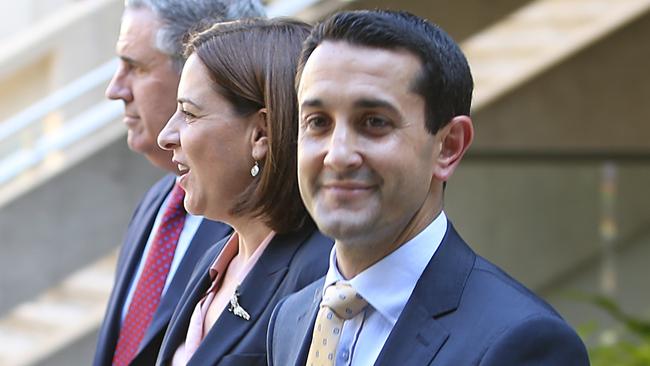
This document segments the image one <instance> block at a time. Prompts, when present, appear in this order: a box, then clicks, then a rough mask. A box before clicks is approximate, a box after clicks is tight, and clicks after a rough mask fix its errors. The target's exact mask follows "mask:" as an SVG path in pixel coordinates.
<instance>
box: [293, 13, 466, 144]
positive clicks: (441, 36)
mask: <svg viewBox="0 0 650 366" xmlns="http://www.w3.org/2000/svg"><path fill="white" fill-rule="evenodd" d="M324 41H345V42H348V43H350V44H352V45H358V46H365V47H372V48H381V49H389V50H406V51H408V52H411V53H413V54H415V55H416V56H418V57H419V59H420V61H421V63H422V68H421V70H420V72H419V73H418V75H417V76H416V79H415V80H414V81H413V85H412V89H413V91H414V92H415V93H417V94H419V95H421V96H422V97H423V98H424V101H425V111H424V112H425V125H426V127H427V130H428V131H429V132H430V133H432V134H435V133H436V132H438V130H439V129H440V128H441V127H444V126H445V125H446V124H447V123H448V122H449V121H450V120H451V119H452V118H453V117H455V116H459V115H468V116H469V114H470V107H471V104H472V90H473V88H474V82H473V80H472V74H471V72H470V69H469V65H468V64H467V59H466V58H465V56H464V55H463V52H462V51H461V50H460V48H459V47H458V45H457V44H456V42H454V40H453V39H451V37H450V36H449V35H448V34H447V33H445V31H443V30H442V29H441V28H440V27H438V26H437V25H435V24H433V23H431V22H429V21H427V20H426V19H423V18H420V17H418V16H415V15H413V14H410V13H408V12H405V11H390V10H358V11H344V12H340V13H337V14H334V15H333V16H331V17H330V18H328V19H326V20H324V21H323V22H321V23H319V24H317V25H316V26H315V27H314V29H313V30H312V32H311V34H310V35H309V37H308V38H307V40H306V41H305V43H304V45H303V50H302V54H301V56H300V62H299V65H298V75H297V77H296V85H297V84H298V82H299V80H300V77H301V75H302V70H303V68H304V66H305V63H306V62H307V60H308V59H309V56H311V54H312V52H313V51H314V50H315V49H316V47H318V45H320V44H321V43H323V42H324Z"/></svg>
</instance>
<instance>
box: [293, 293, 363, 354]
mask: <svg viewBox="0 0 650 366" xmlns="http://www.w3.org/2000/svg"><path fill="white" fill-rule="evenodd" d="M367 304H368V303H367V302H366V300H364V299H363V298H362V297H361V296H360V295H359V294H357V292H356V291H354V289H353V288H352V287H351V286H350V285H349V284H347V283H340V282H337V283H335V284H334V285H330V286H328V287H327V289H325V294H324V295H323V300H321V303H320V309H319V310H318V315H317V316H316V324H315V325H314V334H313V336H312V339H311V346H310V347H309V356H308V357H307V364H306V366H331V365H334V361H335V359H336V347H337V346H338V344H339V339H340V338H341V331H342V330H343V322H344V321H346V320H348V319H352V318H354V317H355V316H356V315H357V314H359V313H360V312H361V311H362V310H363V309H364V308H365V307H366V305H367Z"/></svg>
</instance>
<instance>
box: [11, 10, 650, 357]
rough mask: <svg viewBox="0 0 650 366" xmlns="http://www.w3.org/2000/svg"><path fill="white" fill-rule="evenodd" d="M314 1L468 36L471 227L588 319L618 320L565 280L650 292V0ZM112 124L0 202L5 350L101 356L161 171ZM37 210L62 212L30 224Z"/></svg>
mask: <svg viewBox="0 0 650 366" xmlns="http://www.w3.org/2000/svg"><path fill="white" fill-rule="evenodd" d="M280 2H281V0H276V1H274V2H272V3H271V4H272V5H274V4H275V5H278V4H279V3H280ZM308 3H309V6H307V7H304V8H302V9H301V10H299V11H298V12H297V14H298V16H300V17H302V18H303V19H306V20H315V19H318V18H320V17H322V16H324V15H325V14H327V13H329V12H331V11H333V10H335V9H339V8H349V9H352V8H374V7H388V8H402V9H407V10H410V11H413V12H415V13H417V14H420V15H423V16H427V17H429V18H430V19H432V20H434V21H436V22H437V23H439V24H440V25H441V26H442V27H443V28H445V29H447V30H448V31H449V32H450V33H451V34H452V36H454V37H455V38H457V39H460V40H461V46H462V48H463V50H464V51H465V52H466V54H467V56H468V59H469V62H470V64H471V67H472V70H473V73H474V78H475V82H476V87H475V102H474V109H473V118H474V120H475V123H476V128H477V138H476V141H475V146H474V147H473V148H472V150H471V151H470V153H469V155H468V157H467V158H466V161H465V162H464V163H463V164H461V168H460V169H459V171H458V173H457V175H456V176H455V177H454V179H453V180H452V181H451V182H450V184H449V187H448V192H447V202H448V204H447V207H446V211H447V213H448V215H449V216H450V217H451V218H452V220H453V221H454V223H455V225H456V226H457V227H458V228H459V231H460V232H461V233H463V235H464V236H465V239H466V240H467V241H468V242H470V243H471V244H472V245H473V246H474V247H475V249H477V250H478V251H479V252H480V253H482V254H483V255H485V256H486V257H488V258H490V259H491V260H493V261H495V262H497V263H498V264H499V265H501V266H503V267H505V268H506V269H507V270H508V271H509V272H510V273H512V274H513V275H514V276H515V277H517V278H519V279H521V280H522V281H523V282H524V283H526V284H527V285H528V286H530V287H532V288H534V289H536V290H537V291H539V292H541V293H542V294H543V295H544V296H546V297H547V298H548V299H549V300H550V301H551V302H552V303H553V304H554V305H555V306H557V307H558V308H559V309H560V311H561V312H562V313H563V314H565V315H566V316H567V319H568V320H569V321H571V322H572V323H574V324H575V325H579V324H582V323H583V322H585V321H587V320H589V319H593V318H594V317H596V318H600V319H601V321H602V323H603V324H607V321H606V319H603V318H602V314H599V313H598V312H597V311H591V310H589V309H587V308H588V307H586V306H583V305H581V304H576V303H574V302H571V301H567V300H566V299H565V297H564V295H563V294H564V293H565V292H566V291H568V290H572V289H580V290H594V291H596V290H598V289H600V288H602V286H603V283H607V281H613V283H614V285H615V286H614V289H610V291H615V293H616V294H617V295H619V296H620V298H621V299H622V305H623V306H624V307H627V308H629V309H632V310H634V311H639V312H640V311H644V310H646V309H647V304H648V303H650V294H645V293H647V291H645V292H643V293H640V291H639V290H638V289H639V287H635V286H633V284H637V285H640V286H643V283H642V281H641V283H639V279H640V278H647V275H648V269H647V266H645V265H644V264H643V261H641V260H640V258H643V257H642V255H645V254H647V253H649V252H650V233H649V232H648V231H647V229H646V228H647V227H648V221H649V220H650V219H649V218H650V202H649V201H650V197H647V195H646V194H644V193H645V190H646V188H645V187H647V186H648V184H649V183H650V169H648V163H649V162H650V143H648V141H650V127H649V126H650V124H648V123H647V122H648V121H647V118H648V117H647V116H649V115H650V103H648V102H647V101H648V100H650V74H648V73H647V72H645V68H646V67H647V66H646V65H645V61H644V60H648V59H650V58H649V56H650V49H647V47H645V43H647V39H646V38H647V36H646V35H647V34H650V33H648V32H650V0H617V1H611V0H610V1H607V0H538V1H530V2H527V3H522V2H521V1H507V0H501V1H495V2H489V3H490V4H489V6H488V5H486V2H484V1H480V0H464V1H451V0H450V1H443V0H436V1H432V2H421V1H415V0H409V1H399V2H397V1H394V2H392V1H390V0H362V1H352V2H351V1H339V0H324V1H310V2H308ZM299 8H300V7H299ZM116 24H117V23H116ZM116 27H117V25H116ZM116 128H118V127H116ZM114 131H116V132H113V133H112V134H111V135H110V136H111V137H110V138H109V137H106V136H108V135H107V134H104V135H103V136H104V138H103V140H102V141H104V142H103V143H101V144H99V143H98V145H97V146H99V147H98V148H96V149H94V150H90V149H89V150H88V152H87V153H85V154H77V155H78V157H77V159H76V160H75V161H73V162H72V163H70V164H68V165H67V166H65V167H64V168H62V169H61V170H60V171H58V172H55V173H52V174H50V175H49V176H48V177H47V178H46V179H43V180H42V181H41V182H39V184H36V185H34V186H32V187H30V189H29V190H27V191H25V192H22V193H20V194H19V195H18V194H17V195H15V197H13V198H11V199H7V200H6V201H5V202H4V203H3V204H2V206H1V207H2V210H1V211H0V230H1V232H2V237H3V239H2V241H3V242H2V244H1V245H0V246H1V247H2V249H3V251H4V254H3V256H2V258H0V268H5V270H3V273H2V276H0V278H4V280H2V279H0V290H1V291H2V292H1V293H2V299H0V365H31V364H42V365H71V364H88V363H89V362H90V357H91V355H92V347H94V339H93V336H94V330H95V329H96V327H97V326H98V325H99V322H100V321H101V317H102V315H103V309H104V306H105V302H106V300H107V297H108V294H109V292H110V288H111V286H112V276H113V274H112V268H113V267H114V261H115V252H114V249H113V248H114V246H115V243H116V242H119V240H120V238H121V235H122V233H123V231H124V228H125V225H126V221H127V220H128V217H129V215H130V212H131V210H132V208H133V205H134V204H135V202H137V199H138V195H139V194H140V193H142V192H144V190H145V189H146V187H147V186H148V185H149V184H151V182H153V181H154V179H155V177H156V176H157V175H158V174H159V173H158V172H157V171H155V170H154V169H153V168H151V167H149V166H148V164H146V162H144V161H143V160H142V159H141V158H138V157H137V156H135V155H134V154H132V153H130V152H129V151H127V149H126V148H125V146H124V143H123V141H122V140H123V131H120V130H118V129H116V130H114ZM87 143H89V144H91V145H92V144H93V143H92V141H91V142H87ZM88 187H93V188H92V189H89V188H88ZM69 197H74V198H75V199H73V200H70V199H69ZM98 208H102V210H98ZM34 212H39V214H38V215H41V216H42V217H41V219H42V220H44V221H49V222H50V223H49V224H43V225H41V224H39V225H37V226H38V227H37V228H36V227H35V228H34V230H26V229H25V227H24V222H26V221H27V218H30V217H33V216H34V215H35V214H34ZM88 212H93V215H92V221H90V220H91V219H90V218H89V217H88V216H89V215H88ZM38 215H37V216H38ZM38 222H40V221H38ZM61 227H63V228H64V230H60V229H59V228H61ZM89 238H92V239H89ZM605 252H607V253H609V254H613V255H614V260H613V264H612V262H611V261H610V267H608V268H609V269H610V272H607V271H605V272H603V270H602V263H603V261H604V258H603V253H605ZM107 253H108V254H107ZM644 253H645V254H644ZM16 258H19V260H18V262H19V263H24V264H23V265H21V267H22V266H24V268H16V265H15V264H13V266H12V262H14V263H15V262H16ZM645 258H647V256H645ZM53 259H54V260H53ZM36 263H38V264H36ZM41 263H43V264H41ZM88 263H90V264H88ZM611 265H613V266H614V269H616V271H614V272H613V273H615V275H614V274H612V272H611V269H612V268H611ZM9 268H13V269H11V270H9V271H8V272H7V273H5V272H4V271H7V270H6V269H9ZM78 268H82V269H80V270H79V269H78ZM70 272H74V273H73V274H72V275H68V273H70ZM603 273H605V276H606V277H607V276H609V277H607V278H603ZM612 276H614V278H612ZM616 276H618V277H616ZM25 278H30V280H29V281H25V280H24V279H25ZM31 278H35V279H31ZM18 281H20V283H21V286H19V287H20V288H19V289H16V283H19V282H18ZM28 282H29V284H28ZM23 283H24V285H22V284H23ZM23 287H24V288H23ZM641 288H642V287H641ZM35 289H36V290H35Z"/></svg>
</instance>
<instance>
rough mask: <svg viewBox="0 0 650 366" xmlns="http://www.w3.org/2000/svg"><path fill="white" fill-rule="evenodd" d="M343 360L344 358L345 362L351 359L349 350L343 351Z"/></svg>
mask: <svg viewBox="0 0 650 366" xmlns="http://www.w3.org/2000/svg"><path fill="white" fill-rule="evenodd" d="M341 358H343V360H345V361H347V360H348V358H350V352H348V350H347V349H344V350H342V351H341Z"/></svg>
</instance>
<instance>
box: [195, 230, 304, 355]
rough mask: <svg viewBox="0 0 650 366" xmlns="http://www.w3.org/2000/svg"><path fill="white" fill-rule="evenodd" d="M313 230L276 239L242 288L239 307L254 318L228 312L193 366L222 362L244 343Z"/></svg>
mask: <svg viewBox="0 0 650 366" xmlns="http://www.w3.org/2000/svg"><path fill="white" fill-rule="evenodd" d="M311 231H312V229H311V228H306V230H301V231H299V232H295V233H290V234H284V235H276V236H275V237H274V238H273V239H272V241H271V242H270V243H269V246H268V247H267V248H266V250H265V251H264V253H262V256H261V257H260V259H259V261H258V262H257V263H256V264H255V266H254V267H253V269H252V270H251V272H250V273H249V274H248V275H247V276H246V279H245V280H244V282H243V283H242V284H241V285H240V287H239V293H240V296H239V304H240V305H241V306H242V307H243V308H244V309H245V310H246V311H247V312H248V313H249V315H250V317H251V319H250V320H244V319H242V318H240V317H238V316H235V315H234V314H233V313H231V312H229V311H228V310H224V312H223V313H222V314H221V316H220V317H219V319H217V321H216V322H215V324H214V325H213V327H212V329H211V330H210V331H209V332H208V334H207V335H206V338H205V339H204V341H203V342H204V343H205V344H209V345H210V346H209V347H199V349H198V350H197V352H196V353H195V354H194V356H193V357H192V359H190V362H189V364H190V365H191V364H197V365H198V364H205V360H218V359H220V358H221V357H222V356H223V355H224V354H226V353H228V352H229V350H230V349H231V348H233V347H234V346H235V345H236V344H237V343H238V342H239V341H240V340H241V338H242V337H243V336H244V335H245V334H246V333H247V332H248V331H249V329H250V328H251V327H252V325H253V324H255V322H256V321H257V320H258V319H259V318H260V317H261V316H262V314H263V313H264V311H265V310H266V309H267V305H268V303H269V302H270V301H271V299H272V298H273V295H274V294H275V293H276V289H277V288H278V287H279V286H280V284H281V282H282V280H283V279H284V276H285V274H286V273H287V270H288V266H289V263H290V262H291V259H292V258H293V255H294V254H295V252H296V250H297V249H298V248H299V247H300V245H301V244H302V242H303V241H304V240H305V239H307V237H308V235H309V233H310V232H311Z"/></svg>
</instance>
